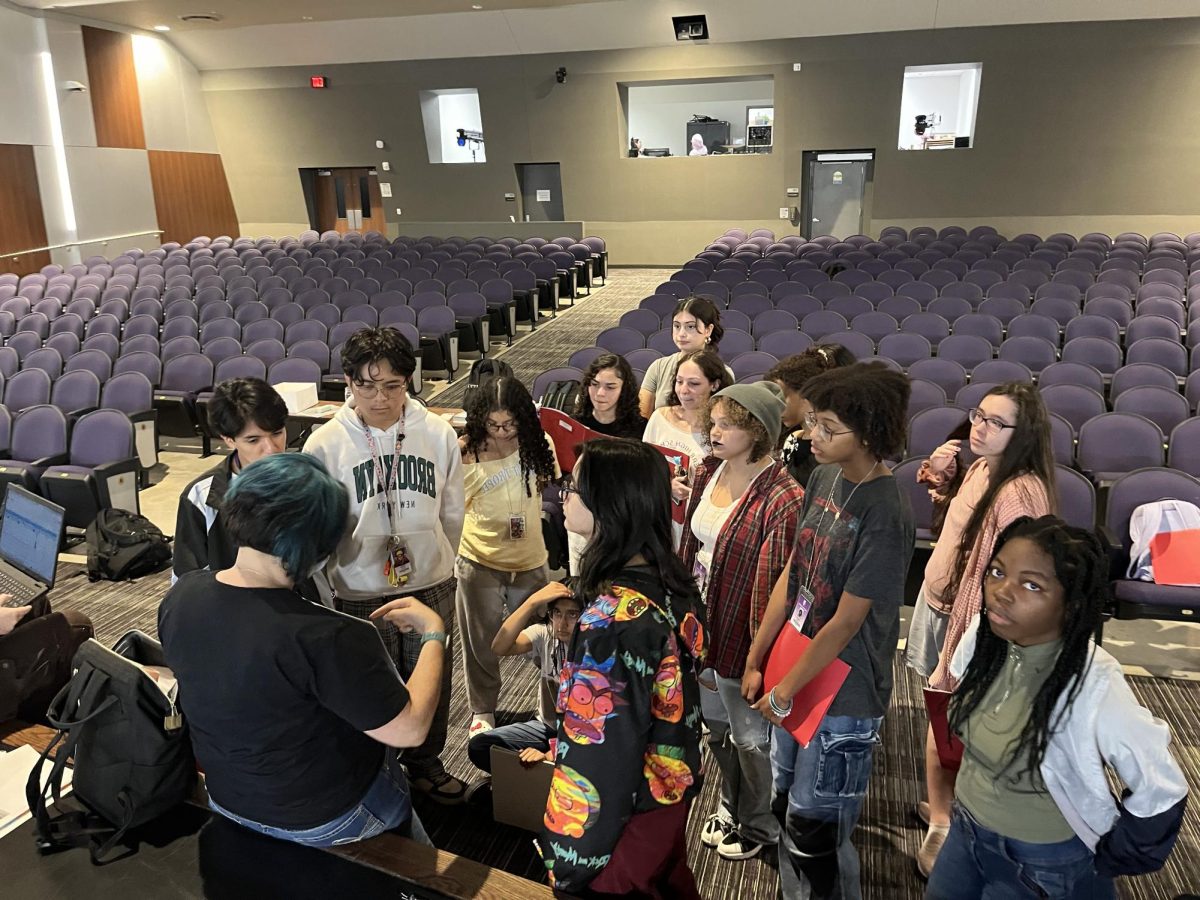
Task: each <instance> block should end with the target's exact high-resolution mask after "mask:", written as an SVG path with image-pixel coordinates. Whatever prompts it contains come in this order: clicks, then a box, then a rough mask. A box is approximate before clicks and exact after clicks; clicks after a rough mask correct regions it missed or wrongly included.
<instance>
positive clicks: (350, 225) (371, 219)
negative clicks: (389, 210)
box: [316, 168, 387, 234]
mask: <svg viewBox="0 0 1200 900" xmlns="http://www.w3.org/2000/svg"><path fill="white" fill-rule="evenodd" d="M316 207H317V224H316V228H317V230H318V231H337V232H339V233H341V234H344V233H346V232H347V231H360V232H361V231H379V232H383V231H385V230H386V228H387V218H386V216H385V215H384V211H383V197H382V196H381V194H380V191H379V176H378V175H376V173H375V170H374V169H361V168H360V169H318V170H317V177H316Z"/></svg>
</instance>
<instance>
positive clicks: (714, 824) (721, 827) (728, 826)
mask: <svg viewBox="0 0 1200 900" xmlns="http://www.w3.org/2000/svg"><path fill="white" fill-rule="evenodd" d="M733 831H734V827H733V823H732V822H730V821H729V820H728V819H723V818H721V816H720V814H718V813H714V814H713V815H711V816H709V817H708V818H707V819H705V820H704V827H703V828H701V829H700V843H701V844H703V845H704V846H705V847H715V846H717V845H718V844H719V843H721V841H723V840H724V839H725V835H727V834H732V833H733Z"/></svg>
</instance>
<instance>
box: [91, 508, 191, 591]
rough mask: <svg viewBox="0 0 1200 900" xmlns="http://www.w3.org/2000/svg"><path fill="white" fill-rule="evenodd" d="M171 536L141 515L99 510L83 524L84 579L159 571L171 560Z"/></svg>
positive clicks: (121, 577) (111, 578) (114, 579)
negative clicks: (86, 574) (84, 543)
mask: <svg viewBox="0 0 1200 900" xmlns="http://www.w3.org/2000/svg"><path fill="white" fill-rule="evenodd" d="M170 545H171V539H170V538H169V537H167V536H166V535H164V534H163V533H162V531H161V530H160V529H159V527H158V526H157V525H155V524H154V523H153V522H151V521H150V520H149V519H147V518H146V517H145V516H139V515H138V514H137V513H131V512H128V511H126V510H124V509H102V510H100V513H99V515H97V516H96V520H95V521H94V522H92V524H91V525H89V526H88V527H87V560H88V562H87V567H88V579H89V580H91V581H99V580H100V579H101V578H107V579H108V580H109V581H122V580H124V579H126V578H137V577H139V576H141V575H149V574H150V573H151V572H158V571H160V570H162V569H163V568H164V567H165V566H166V564H168V563H169V562H170V561H171V546H170Z"/></svg>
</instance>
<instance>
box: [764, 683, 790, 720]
mask: <svg viewBox="0 0 1200 900" xmlns="http://www.w3.org/2000/svg"><path fill="white" fill-rule="evenodd" d="M767 703H769V704H770V706H771V712H773V713H775V715H777V716H779V718H781V719H784V718H787V716H788V714H789V713H791V711H792V705H793V703H794V701H792V700H789V701H788V705H787V706H783V707H781V706H780V705H779V702H778V701H777V700H776V699H775V689H774V688H771V691H770V693H768V694H767Z"/></svg>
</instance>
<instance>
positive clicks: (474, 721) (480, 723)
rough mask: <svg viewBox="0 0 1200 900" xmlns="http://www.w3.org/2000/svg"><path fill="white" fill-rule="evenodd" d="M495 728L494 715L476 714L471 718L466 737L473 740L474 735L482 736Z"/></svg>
mask: <svg viewBox="0 0 1200 900" xmlns="http://www.w3.org/2000/svg"><path fill="white" fill-rule="evenodd" d="M495 727H496V714H495V713H476V714H475V715H474V716H472V717H471V727H470V728H469V729H467V737H468V738H473V737H475V735H477V734H483V733H484V732H485V731H491V730H492V729H493V728H495Z"/></svg>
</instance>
